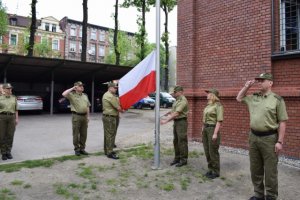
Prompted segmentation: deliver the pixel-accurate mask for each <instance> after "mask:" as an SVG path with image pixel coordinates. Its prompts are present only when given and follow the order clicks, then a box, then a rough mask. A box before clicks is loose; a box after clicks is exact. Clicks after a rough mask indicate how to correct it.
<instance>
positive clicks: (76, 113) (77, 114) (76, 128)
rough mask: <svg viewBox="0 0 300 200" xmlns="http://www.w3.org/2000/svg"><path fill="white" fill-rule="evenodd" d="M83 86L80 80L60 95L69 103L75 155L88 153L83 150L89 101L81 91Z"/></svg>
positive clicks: (88, 114)
mask: <svg viewBox="0 0 300 200" xmlns="http://www.w3.org/2000/svg"><path fill="white" fill-rule="evenodd" d="M83 91H84V87H83V83H82V82H81V81H77V82H75V83H74V87H72V88H69V89H67V90H65V91H64V92H63V93H62V95H63V96H64V97H66V98H67V99H68V100H69V101H70V104H71V112H72V129H73V145H74V151H75V155H76V156H80V155H81V154H83V155H88V152H86V151H85V143H86V138H87V128H88V122H89V117H90V108H89V107H90V106H91V104H90V101H89V98H88V96H87V95H86V94H85V93H83Z"/></svg>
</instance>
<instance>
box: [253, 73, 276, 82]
mask: <svg viewBox="0 0 300 200" xmlns="http://www.w3.org/2000/svg"><path fill="white" fill-rule="evenodd" d="M260 79H264V80H270V81H273V76H272V74H270V73H262V74H260V75H259V76H258V77H256V78H255V80H260Z"/></svg>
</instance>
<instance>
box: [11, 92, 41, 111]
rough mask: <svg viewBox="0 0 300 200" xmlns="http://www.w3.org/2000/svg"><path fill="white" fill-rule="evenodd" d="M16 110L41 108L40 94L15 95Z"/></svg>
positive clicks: (37, 109)
mask: <svg viewBox="0 0 300 200" xmlns="http://www.w3.org/2000/svg"><path fill="white" fill-rule="evenodd" d="M17 103H18V110H36V111H42V110H43V99H42V98H41V97H40V96H33V95H22V96H17Z"/></svg>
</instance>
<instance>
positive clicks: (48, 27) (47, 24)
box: [45, 23, 50, 31]
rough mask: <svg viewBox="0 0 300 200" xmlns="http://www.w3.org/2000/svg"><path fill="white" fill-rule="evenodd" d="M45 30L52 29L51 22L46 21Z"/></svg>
mask: <svg viewBox="0 0 300 200" xmlns="http://www.w3.org/2000/svg"><path fill="white" fill-rule="evenodd" d="M45 30H46V31H49V30H50V24H49V23H45Z"/></svg>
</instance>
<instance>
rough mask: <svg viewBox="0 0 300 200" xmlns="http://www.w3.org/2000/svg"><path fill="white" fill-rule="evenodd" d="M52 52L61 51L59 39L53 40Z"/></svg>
mask: <svg viewBox="0 0 300 200" xmlns="http://www.w3.org/2000/svg"><path fill="white" fill-rule="evenodd" d="M52 50H57V51H58V50H59V41H58V40H57V39H53V40H52Z"/></svg>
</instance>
